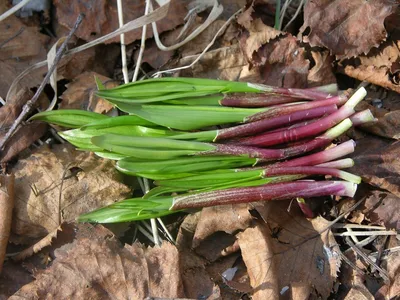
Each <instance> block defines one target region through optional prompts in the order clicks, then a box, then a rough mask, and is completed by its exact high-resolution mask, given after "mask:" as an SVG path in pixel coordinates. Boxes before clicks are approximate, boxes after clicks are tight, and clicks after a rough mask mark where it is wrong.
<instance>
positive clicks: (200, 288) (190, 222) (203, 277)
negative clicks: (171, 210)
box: [176, 213, 219, 299]
mask: <svg viewBox="0 0 400 300" xmlns="http://www.w3.org/2000/svg"><path fill="white" fill-rule="evenodd" d="M198 219H199V213H196V214H191V215H188V216H187V217H186V218H185V220H184V221H183V223H182V225H181V226H180V228H179V232H178V236H177V238H176V244H177V247H178V249H179V260H180V264H181V269H182V282H183V286H184V291H185V294H186V297H188V298H194V299H198V298H199V297H201V298H208V297H209V296H210V297H212V296H213V295H215V294H216V295H217V296H218V295H219V289H217V286H215V284H214V283H213V281H212V280H211V279H210V276H209V275H208V273H207V271H206V268H205V265H206V263H207V262H206V260H205V259H204V258H202V257H200V256H199V255H197V254H196V253H195V252H193V251H192V249H191V245H192V241H193V236H194V232H195V230H196V226H197V222H198Z"/></svg>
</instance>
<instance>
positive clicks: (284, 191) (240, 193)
mask: <svg viewBox="0 0 400 300" xmlns="http://www.w3.org/2000/svg"><path fill="white" fill-rule="evenodd" d="M356 189H357V185H356V184H354V183H350V182H346V181H294V182H284V183H275V184H265V185H261V186H256V187H245V188H232V189H226V190H219V191H211V192H205V193H199V194H192V195H187V196H177V197H174V199H173V204H172V207H171V208H170V209H172V210H179V209H184V208H194V207H206V206H215V205H225V204H236V203H248V202H254V201H269V200H285V199H291V198H295V197H318V196H327V195H337V196H349V197H353V196H354V194H355V192H356Z"/></svg>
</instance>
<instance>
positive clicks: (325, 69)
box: [307, 50, 336, 87]
mask: <svg viewBox="0 0 400 300" xmlns="http://www.w3.org/2000/svg"><path fill="white" fill-rule="evenodd" d="M311 56H312V58H313V60H314V63H315V64H314V66H313V67H312V68H311V69H310V72H309V73H308V75H307V82H308V87H317V86H322V85H326V84H331V83H336V77H335V74H333V72H332V64H333V57H332V56H331V55H330V54H329V51H312V50H311Z"/></svg>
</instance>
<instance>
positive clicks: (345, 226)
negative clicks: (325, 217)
mask: <svg viewBox="0 0 400 300" xmlns="http://www.w3.org/2000/svg"><path fill="white" fill-rule="evenodd" d="M333 227H334V228H353V229H354V228H355V229H376V230H385V229H386V227H384V226H371V225H361V224H344V223H338V224H335V225H333Z"/></svg>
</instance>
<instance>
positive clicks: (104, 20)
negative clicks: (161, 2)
mask: <svg viewBox="0 0 400 300" xmlns="http://www.w3.org/2000/svg"><path fill="white" fill-rule="evenodd" d="M54 6H55V8H56V12H57V18H58V22H59V23H60V24H62V25H64V26H65V27H67V28H72V26H73V24H74V22H75V20H76V18H77V16H78V15H79V14H80V13H81V12H85V22H84V24H82V27H81V28H79V30H78V31H77V33H76V35H77V37H79V38H81V39H83V40H85V41H92V40H94V39H96V38H98V37H101V36H104V35H106V34H108V33H110V32H112V31H113V30H115V29H116V28H118V26H119V23H118V13H117V1H115V0H113V1H105V0H101V1H94V2H90V3H81V2H76V1H71V0H68V1H65V0H63V1H61V0H56V1H55V2H54ZM144 10H145V1H136V0H129V1H124V9H123V10H122V13H123V19H124V21H125V22H129V21H132V20H134V19H136V18H139V17H141V16H143V15H144ZM186 12H187V9H186V1H184V0H173V1H171V4H170V7H169V10H168V14H167V16H166V17H165V18H163V19H162V20H160V21H159V22H157V28H158V32H159V33H162V32H164V31H168V30H171V29H173V28H175V27H176V26H178V25H180V24H182V23H183V21H184V17H185V15H186ZM141 36H142V31H141V29H136V30H132V31H129V32H127V33H125V43H126V44H130V43H132V42H134V41H135V40H139V39H141ZM152 36H153V32H152V31H151V30H148V31H147V34H146V38H149V37H152ZM115 42H119V36H118V37H116V38H113V39H111V40H108V41H107V42H106V43H115Z"/></svg>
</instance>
